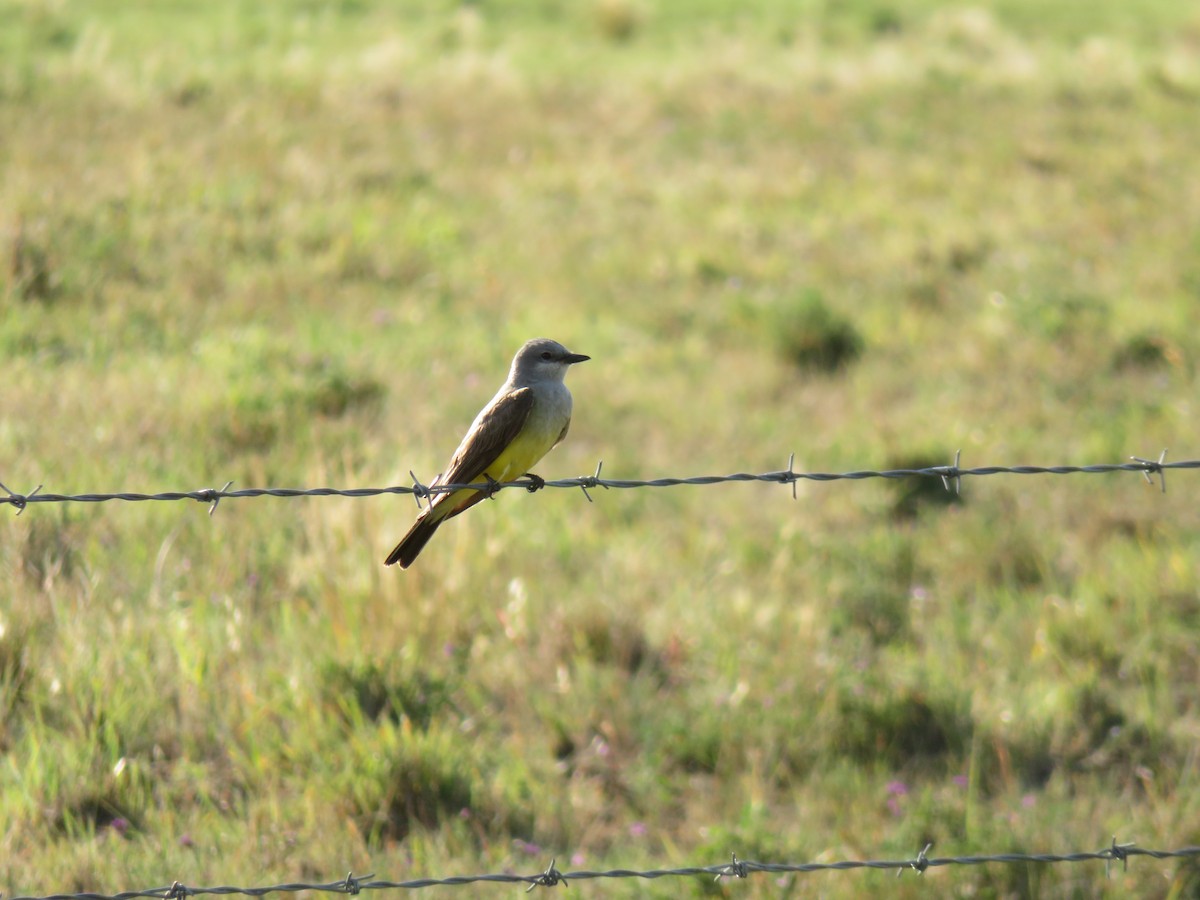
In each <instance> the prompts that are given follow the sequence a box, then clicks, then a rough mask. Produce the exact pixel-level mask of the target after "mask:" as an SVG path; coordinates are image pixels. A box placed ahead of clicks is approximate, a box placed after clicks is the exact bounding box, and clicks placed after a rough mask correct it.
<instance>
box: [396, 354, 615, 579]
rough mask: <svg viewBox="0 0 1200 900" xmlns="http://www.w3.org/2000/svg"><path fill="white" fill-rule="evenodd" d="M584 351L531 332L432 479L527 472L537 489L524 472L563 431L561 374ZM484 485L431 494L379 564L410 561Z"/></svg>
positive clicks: (565, 413) (565, 399)
mask: <svg viewBox="0 0 1200 900" xmlns="http://www.w3.org/2000/svg"><path fill="white" fill-rule="evenodd" d="M585 359H591V357H589V356H584V355H583V354H582V353H572V352H571V351H570V350H568V349H567V348H566V347H564V346H563V345H562V344H560V343H558V341H552V340H550V339H549V338H536V339H535V340H532V341H529V342H527V343H526V344H525V346H524V347H522V348H521V349H520V350H518V351H517V355H516V356H514V357H513V361H512V367H511V368H510V369H509V370H508V380H507V381H506V382H504V385H503V386H502V387H501V388H500V390H498V391H497V392H496V396H495V397H493V398H492V400H491V402H490V403H488V405H487V406H485V407H484V408H483V409H482V410H481V411H480V413H479V415H477V416H476V417H475V421H474V422H472V423H471V428H470V430H469V431H468V432H467V436H466V437H464V438H463V439H462V443H461V444H459V445H458V449H457V450H455V451H454V456H453V457H452V458H451V460H450V465H449V466H448V467H447V469H446V471H445V472H444V473H443V474H441V475H438V477H437V478H435V479H434V480H433V486H436V485H439V484H478V483H480V482H482V481H487V482H489V483H491V482H503V481H512V480H514V479H516V478H520V477H521V476H522V475H528V476H529V478H530V480H531V482H532V484H531V486H530V490H536V489H537V488H538V487H539V486H541V484H543V483H544V482H542V479H540V478H538V476H536V475H534V474H533V473H532V472H530V471H529V470H530V468H531V467H532V466H533V465H534V463H536V462H537V461H538V460H539V459H541V458H542V457H543V456H545V455H546V454H547V453H549V452H550V449H551V448H552V447H554V446H555V445H556V444H557V443H558V442H559V441H561V440H562V439H563V438H565V437H566V436H567V428H568V426H570V424H571V392H570V391H568V390H567V386H566V384H564V383H563V378H564V377H565V376H566V374H567V369H568V368H569V367H571V366H573V365H574V364H575V363H581V362H583V361H584V360H585ZM491 494H492V492H491V491H487V490H482V491H480V490H472V489H466V488H464V489H461V490H457V491H451V492H449V493H444V494H436V495H435V496H434V498H433V499H432V500H431V501H430V502H429V505H428V506H427V507H425V509H423V510H421V513H420V515H418V516H417V521H416V522H414V523H413V526H412V528H410V529H409V530H408V534H406V535H405V536H404V539H403V540H401V541H400V543H399V544H397V545H396V549H395V550H393V551H392V552H391V553H389V554H388V558H387V560H385V563H386V565H389V566H390V565H393V564H395V563H400V568H402V569H407V568H408V567H409V566H411V565H412V563H413V560H414V559H416V558H417V554H418V553H420V552H421V548H423V547H424V546H425V545H426V544H427V543H428V542H429V539H430V538H431V537H433V533H434V532H435V531H437V530H438V526H440V525H441V524H442V522H444V521H446V519H449V518H452V517H453V516H457V515H458V514H459V513H460V512H463V511H465V510H467V509H470V508H471V507H472V506H474V505H475V504H476V503H478V502H479V501H480V500H483V499H484V498H486V497H490V496H491Z"/></svg>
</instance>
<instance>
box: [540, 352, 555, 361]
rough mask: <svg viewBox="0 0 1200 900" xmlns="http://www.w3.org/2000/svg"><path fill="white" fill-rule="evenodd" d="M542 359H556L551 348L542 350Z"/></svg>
mask: <svg viewBox="0 0 1200 900" xmlns="http://www.w3.org/2000/svg"><path fill="white" fill-rule="evenodd" d="M542 359H544V360H546V362H549V361H550V360H552V359H554V354H553V353H551V352H550V351H549V350H545V351H543V352H542Z"/></svg>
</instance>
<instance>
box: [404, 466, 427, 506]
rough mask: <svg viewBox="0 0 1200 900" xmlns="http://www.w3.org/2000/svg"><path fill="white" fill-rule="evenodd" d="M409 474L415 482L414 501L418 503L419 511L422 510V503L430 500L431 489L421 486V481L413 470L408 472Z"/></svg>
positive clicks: (413, 489)
mask: <svg viewBox="0 0 1200 900" xmlns="http://www.w3.org/2000/svg"><path fill="white" fill-rule="evenodd" d="M408 474H409V477H411V478H412V480H413V486H412V495H413V499H414V500H416V501H417V509H420V508H421V501H422V500H429V488H427V487H425V485H423V484H421V479H419V478H417V476H416V475H415V474H413V470H412V469H409V470H408Z"/></svg>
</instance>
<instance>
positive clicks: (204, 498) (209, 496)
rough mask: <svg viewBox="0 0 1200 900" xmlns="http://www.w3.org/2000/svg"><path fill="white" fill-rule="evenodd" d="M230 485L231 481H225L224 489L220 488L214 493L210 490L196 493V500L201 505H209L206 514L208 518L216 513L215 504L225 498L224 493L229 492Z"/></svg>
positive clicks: (202, 489) (203, 489)
mask: <svg viewBox="0 0 1200 900" xmlns="http://www.w3.org/2000/svg"><path fill="white" fill-rule="evenodd" d="M232 485H233V482H232V481H227V482H225V487H223V488H221V489H220V490H219V491H215V490H213V489H212V488H201V489H200V490H198V491H196V494H197V496H196V499H197V500H199V501H200V502H201V503H209V504H210V505H209V507H208V514H209V516H210V517H211V516H212V514H213V513H215V512H216V511H217V504H218V503H220V502H221V498H222V497H223V496H225V492H226V491H227V490H229V488H230V487H231V486H232Z"/></svg>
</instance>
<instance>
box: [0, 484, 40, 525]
mask: <svg viewBox="0 0 1200 900" xmlns="http://www.w3.org/2000/svg"><path fill="white" fill-rule="evenodd" d="M0 489H3V490H4V493H6V494H8V496H7V497H0V502H4V503H11V504H12V505H13V506H15V507H16V508H17V515H18V516H19V515H20V514H21V513H23V512H25V507H26V506H27V505H28V503H29V498H30V497H32V496H33V495H34V494H36V493H37V492H38V491H40V490H41V489H42V486H41V485H40V484H39V485H38V486H37V487H35V488H34V489H33V493H31V494H14V493H13V492H12V491H10V490H9V489H8V488H7V487H6V486H5V484H4V482H3V481H0Z"/></svg>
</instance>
